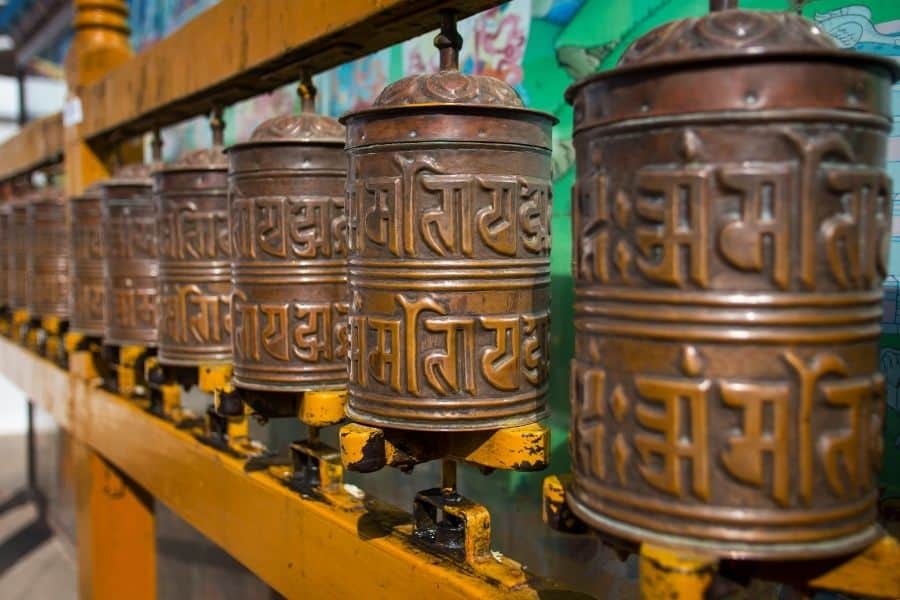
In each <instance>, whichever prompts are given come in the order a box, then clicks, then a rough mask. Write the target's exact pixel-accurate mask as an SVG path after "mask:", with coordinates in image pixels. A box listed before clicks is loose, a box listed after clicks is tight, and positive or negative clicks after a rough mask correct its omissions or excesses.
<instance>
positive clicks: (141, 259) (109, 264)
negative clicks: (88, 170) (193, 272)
mask: <svg viewBox="0 0 900 600" xmlns="http://www.w3.org/2000/svg"><path fill="white" fill-rule="evenodd" d="M149 172H150V166H149V165H143V164H134V165H127V166H125V167H123V168H121V169H120V170H119V171H117V172H116V173H115V174H114V175H113V177H112V178H111V179H108V180H106V181H104V182H103V183H102V184H101V189H102V192H101V201H100V206H101V215H102V216H101V218H102V224H103V231H102V233H103V250H104V256H103V278H104V290H105V297H106V307H105V309H104V311H103V338H104V343H106V344H109V345H115V346H128V345H132V346H145V347H155V346H156V343H157V323H156V319H157V294H158V281H157V278H158V276H159V252H158V248H157V223H156V204H155V203H154V202H153V198H152V195H151V187H152V181H151V179H150V177H149Z"/></svg>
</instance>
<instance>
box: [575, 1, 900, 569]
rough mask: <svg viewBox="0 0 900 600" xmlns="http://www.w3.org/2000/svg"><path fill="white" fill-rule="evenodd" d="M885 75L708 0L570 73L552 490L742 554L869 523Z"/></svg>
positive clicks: (817, 543)
mask: <svg viewBox="0 0 900 600" xmlns="http://www.w3.org/2000/svg"><path fill="white" fill-rule="evenodd" d="M896 75H897V67H896V66H895V65H894V64H893V63H891V62H890V61H888V60H883V59H879V58H875V57H870V56H866V55H861V54H857V53H849V52H842V51H839V50H837V49H836V47H835V45H834V44H833V42H831V41H830V40H829V39H828V38H826V37H825V35H824V34H823V33H822V32H821V31H819V30H818V29H817V28H815V26H813V25H812V24H811V23H809V22H807V21H805V20H803V19H801V18H799V17H797V16H794V15H791V14H776V13H753V12H747V11H738V10H727V11H723V12H717V13H713V14H711V15H709V16H707V17H704V18H701V19H689V20H686V21H680V22H676V23H672V24H669V25H665V26H663V27H660V28H658V29H655V30H654V31H652V32H651V33H649V34H647V35H646V36H645V37H643V38H641V39H639V40H638V41H636V42H635V43H634V45H633V46H632V47H631V49H630V50H629V51H628V52H627V53H626V54H625V55H624V56H623V59H622V62H621V63H620V66H619V67H618V68H617V69H615V70H613V71H611V72H608V73H602V74H599V75H596V76H594V77H592V78H590V79H588V80H586V81H583V82H580V83H578V84H576V85H575V86H573V88H572V89H570V90H569V92H568V94H567V98H568V99H569V100H570V101H571V102H572V104H573V106H574V119H575V148H576V153H577V182H576V185H575V189H574V191H573V204H572V211H573V216H574V219H573V228H574V232H573V239H574V243H575V248H574V257H573V258H574V260H573V265H574V274H575V280H576V303H575V319H576V320H575V327H576V349H575V360H574V362H573V369H572V405H573V420H572V449H573V457H572V458H573V468H574V475H575V478H574V483H573V485H572V487H571V489H570V490H569V492H570V493H569V494H568V497H569V500H570V505H571V507H572V509H573V510H574V511H575V513H576V514H578V515H579V516H580V517H581V518H583V519H584V520H586V521H587V522H588V523H590V524H591V525H592V526H594V527H596V528H599V529H602V530H605V531H607V532H609V533H612V534H614V535H617V536H621V537H625V538H628V539H631V540H635V541H643V542H646V541H653V542H657V543H662V544H678V545H689V546H693V547H696V548H698V549H701V550H704V551H707V552H712V553H716V554H720V555H724V556H731V557H760V558H778V557H815V556H827V555H836V554H841V553H846V552H849V551H852V550H854V549H857V548H860V547H862V546H864V545H866V544H867V543H869V542H870V541H871V540H872V539H874V537H875V535H877V533H878V532H877V528H876V526H875V501H876V494H877V490H876V484H877V473H878V469H879V466H880V463H881V450H882V449H881V444H882V433H881V429H882V419H883V414H884V408H885V399H884V396H883V393H884V390H883V386H884V381H883V378H882V376H881V375H880V374H879V373H878V335H879V331H880V327H879V321H880V318H881V298H882V289H881V283H882V278H883V277H884V275H885V262H886V260H887V256H886V249H887V242H888V238H889V236H890V223H891V193H890V180H889V178H888V176H887V174H886V173H885V171H884V162H885V144H886V141H887V133H888V131H889V129H890V121H889V115H890V114H891V113H890V95H889V94H890V85H891V80H892V77H896ZM724 82H727V85H723V83H724Z"/></svg>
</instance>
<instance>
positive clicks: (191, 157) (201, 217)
mask: <svg viewBox="0 0 900 600" xmlns="http://www.w3.org/2000/svg"><path fill="white" fill-rule="evenodd" d="M220 136H221V130H219V131H218V132H217V139H216V140H215V142H214V145H213V147H211V148H208V149H202V150H197V151H194V152H191V153H188V154H186V155H184V156H182V157H181V158H180V159H178V160H177V161H175V162H174V163H172V164H169V165H166V166H165V167H162V168H161V169H159V170H158V171H156V172H154V173H153V192H154V196H155V198H156V203H157V210H158V211H159V304H160V315H159V361H160V363H162V364H166V365H172V366H188V367H191V366H200V365H206V364H216V363H222V362H230V360H231V314H230V306H231V239H230V234H229V230H228V196H227V192H228V161H227V159H226V157H225V154H224V153H223V151H222V145H221V137H220Z"/></svg>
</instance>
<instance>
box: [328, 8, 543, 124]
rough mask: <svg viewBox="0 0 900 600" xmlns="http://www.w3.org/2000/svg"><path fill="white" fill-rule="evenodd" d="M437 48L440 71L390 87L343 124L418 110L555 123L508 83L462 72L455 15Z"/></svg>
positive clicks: (446, 24) (439, 37) (448, 17)
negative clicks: (514, 115) (516, 114)
mask: <svg viewBox="0 0 900 600" xmlns="http://www.w3.org/2000/svg"><path fill="white" fill-rule="evenodd" d="M434 46H435V47H436V48H437V49H438V51H439V52H440V70H439V71H438V72H437V73H423V74H419V75H411V76H409V77H404V78H403V79H400V80H398V81H395V82H394V83H391V84H389V85H388V86H387V87H386V88H384V90H382V92H381V94H379V95H378V98H376V99H375V102H374V103H373V104H372V107H371V108H367V109H363V110H360V111H356V112H352V113H347V114H345V115H343V116H342V117H341V118H340V121H341V122H342V123H346V122H347V121H348V120H349V119H352V118H353V117H356V116H358V115H365V114H370V113H375V112H381V111H387V110H398V109H404V108H407V109H409V108H417V107H447V106H452V107H461V108H472V107H474V108H478V109H481V110H483V109H485V108H488V109H492V108H496V109H504V110H509V109H512V110H515V111H522V112H529V113H534V114H539V115H543V116H546V117H547V118H548V119H550V120H551V121H552V122H553V123H556V122H557V119H556V118H555V117H553V115H550V114H547V113H544V112H541V111H535V110H530V109H526V108H525V107H524V104H523V102H522V98H521V97H519V94H518V92H516V90H514V89H513V88H512V86H510V85H509V84H507V83H506V82H505V81H502V80H500V79H497V78H496V77H490V76H487V75H468V74H466V73H462V72H460V70H459V51H460V49H462V37H461V36H460V35H459V32H458V31H457V30H456V23H455V20H454V19H453V16H452V14H451V13H444V21H443V23H442V24H441V30H440V32H439V33H438V34H437V36H435V38H434Z"/></svg>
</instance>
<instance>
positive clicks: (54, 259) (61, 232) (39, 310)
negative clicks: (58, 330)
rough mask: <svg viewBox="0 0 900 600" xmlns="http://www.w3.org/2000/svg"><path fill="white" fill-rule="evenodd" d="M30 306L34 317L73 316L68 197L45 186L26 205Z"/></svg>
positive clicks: (61, 317) (28, 295)
mask: <svg viewBox="0 0 900 600" xmlns="http://www.w3.org/2000/svg"><path fill="white" fill-rule="evenodd" d="M25 231H26V235H27V248H28V250H27V257H26V273H27V278H26V291H25V297H26V300H27V305H26V307H27V308H28V312H29V313H30V314H31V316H32V317H58V318H60V319H67V318H68V316H69V226H68V219H67V215H66V202H65V198H64V197H63V196H62V195H61V194H60V192H59V191H57V190H55V189H52V188H45V189H43V190H40V191H38V192H35V194H34V195H32V196H31V198H30V200H29V201H28V204H27V208H26V227H25Z"/></svg>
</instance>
